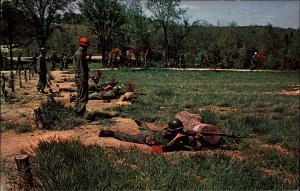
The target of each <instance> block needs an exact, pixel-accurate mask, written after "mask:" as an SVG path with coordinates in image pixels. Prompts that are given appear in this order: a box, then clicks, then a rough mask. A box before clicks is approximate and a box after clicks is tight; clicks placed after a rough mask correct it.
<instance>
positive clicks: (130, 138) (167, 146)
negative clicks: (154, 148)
mask: <svg viewBox="0 0 300 191" xmlns="http://www.w3.org/2000/svg"><path fill="white" fill-rule="evenodd" d="M139 130H140V133H138V134H136V135H130V134H126V133H123V132H120V131H116V132H114V134H113V137H114V138H115V139H118V140H121V141H127V142H134V143H140V144H147V145H149V146H151V145H162V146H163V148H164V150H166V151H171V150H180V149H181V145H182V144H183V142H186V141H188V140H186V139H188V137H184V138H182V139H177V140H173V139H174V138H175V136H176V135H177V133H173V132H171V131H170V130H169V129H168V128H165V129H162V130H160V131H154V130H151V129H150V128H149V127H148V126H147V125H145V124H142V125H140V126H139Z"/></svg>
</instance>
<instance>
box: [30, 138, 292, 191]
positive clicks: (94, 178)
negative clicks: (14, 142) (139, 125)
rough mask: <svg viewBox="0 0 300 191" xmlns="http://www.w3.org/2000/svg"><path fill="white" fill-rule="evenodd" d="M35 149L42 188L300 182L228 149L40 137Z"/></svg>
mask: <svg viewBox="0 0 300 191" xmlns="http://www.w3.org/2000/svg"><path fill="white" fill-rule="evenodd" d="M35 151H36V156H35V158H34V166H33V167H32V172H33V173H34V174H35V180H36V185H38V186H37V187H36V188H37V190H70V189H71V190H124V189H126V190H187V189H188V190H253V189H259V190H286V189H295V188H297V184H296V182H293V183H286V182H285V180H284V179H282V177H281V176H280V175H274V176H273V175H269V174H268V173H265V172H263V171H262V170H261V169H260V168H259V166H258V164H260V162H259V161H255V160H245V161H237V160H236V159H234V158H231V157H229V156H227V155H225V154H223V153H217V154H214V155H212V156H205V157H204V156H203V155H201V153H198V154H193V155H185V154H180V153H176V154H173V155H162V154H145V153H142V152H141V151H139V150H138V149H129V150H128V149H124V148H120V149H108V150H104V149H103V148H101V147H100V146H97V145H90V146H85V145H83V144H82V143H80V141H78V140H72V141H63V140H59V139H56V140H48V141H41V142H40V143H39V145H38V148H37V149H36V150H35ZM57 156H59V157H57ZM282 159H283V161H281V164H284V163H283V162H284V159H287V158H282ZM294 159H295V158H294ZM267 162H269V163H272V162H277V160H276V161H275V160H273V161H267ZM266 165H268V164H266ZM286 166H289V164H286ZM271 167H272V168H274V166H271ZM275 167H276V166H275ZM282 167H284V165H283V166H282ZM289 170H290V171H292V169H289Z"/></svg>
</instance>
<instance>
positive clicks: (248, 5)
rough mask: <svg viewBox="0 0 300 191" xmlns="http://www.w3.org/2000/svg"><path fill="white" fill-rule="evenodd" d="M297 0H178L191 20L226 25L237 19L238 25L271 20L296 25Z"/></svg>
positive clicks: (274, 23) (299, 4)
mask: <svg viewBox="0 0 300 191" xmlns="http://www.w3.org/2000/svg"><path fill="white" fill-rule="evenodd" d="M299 6H300V3H299V1H298V0H290V1H283V0H281V1H279V0H277V1H274V0H273V1H270V0H269V1H268V0H267V1H266V0H265V1H259V0H252V1H250V0H248V1H246V0H231V1H228V0H225V1H224V0H223V1H221V0H219V1H203V0H194V1H184V0H182V1H181V7H182V8H187V9H188V14H189V15H191V16H192V17H191V20H192V21H194V20H197V19H199V20H206V21H207V22H209V23H210V24H213V25H217V23H218V21H219V22H220V24H221V25H223V26H224V25H228V23H231V22H232V21H236V23H237V25H238V26H248V25H260V26H265V25H267V24H268V23H270V24H271V25H273V26H276V27H277V26H278V27H282V28H295V29H297V28H299V20H300V19H299V17H300V16H299V9H300V8H299Z"/></svg>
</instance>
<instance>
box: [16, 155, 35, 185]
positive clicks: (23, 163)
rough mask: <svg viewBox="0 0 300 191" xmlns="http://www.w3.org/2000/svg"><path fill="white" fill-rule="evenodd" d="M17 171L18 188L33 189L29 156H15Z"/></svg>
mask: <svg viewBox="0 0 300 191" xmlns="http://www.w3.org/2000/svg"><path fill="white" fill-rule="evenodd" d="M15 162H16V164H17V170H18V174H19V186H21V187H23V188H24V187H28V186H30V187H33V178H32V173H31V169H30V163H29V156H28V155H27V154H19V155H16V156H15Z"/></svg>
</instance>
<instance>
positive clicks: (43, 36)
mask: <svg viewBox="0 0 300 191" xmlns="http://www.w3.org/2000/svg"><path fill="white" fill-rule="evenodd" d="M72 2H75V0H19V3H18V5H19V7H20V9H21V10H23V11H24V13H26V15H27V16H28V18H29V20H30V25H31V27H33V28H34V31H35V36H36V39H37V42H38V44H39V46H40V47H45V46H46V42H47V40H48V39H49V37H50V36H51V32H52V31H53V30H52V29H53V26H51V24H52V23H53V21H54V19H55V18H56V16H57V15H58V14H60V12H64V11H67V10H70V9H71V8H72Z"/></svg>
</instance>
